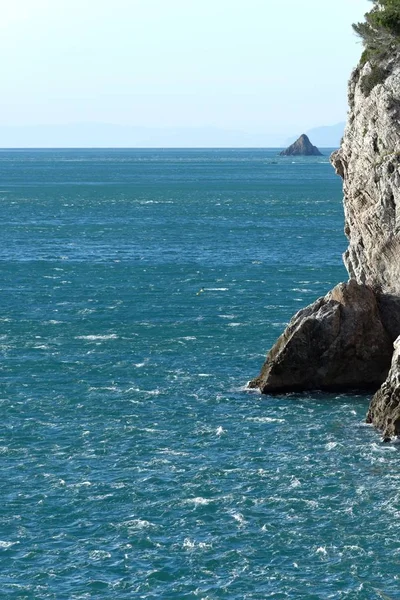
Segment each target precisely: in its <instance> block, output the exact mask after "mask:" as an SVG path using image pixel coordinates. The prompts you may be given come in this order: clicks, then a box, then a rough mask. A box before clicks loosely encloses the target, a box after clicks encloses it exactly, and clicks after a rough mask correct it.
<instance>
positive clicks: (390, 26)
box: [353, 0, 400, 61]
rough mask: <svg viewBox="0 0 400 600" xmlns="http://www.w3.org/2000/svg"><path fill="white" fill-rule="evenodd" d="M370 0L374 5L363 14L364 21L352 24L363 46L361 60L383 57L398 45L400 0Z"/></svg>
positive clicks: (399, 39) (399, 40)
mask: <svg viewBox="0 0 400 600" xmlns="http://www.w3.org/2000/svg"><path fill="white" fill-rule="evenodd" d="M371 2H372V3H373V5H374V6H373V8H372V10H370V11H369V12H367V13H366V14H365V21H364V22H362V23H354V24H353V29H354V31H355V32H356V33H357V34H358V35H359V36H360V37H361V39H362V41H363V44H364V47H365V51H364V54H363V61H366V60H370V59H371V58H374V57H376V58H378V59H379V58H383V57H384V56H386V55H387V54H388V53H389V52H390V51H391V50H393V49H394V48H395V47H396V46H397V47H398V46H400V0H371Z"/></svg>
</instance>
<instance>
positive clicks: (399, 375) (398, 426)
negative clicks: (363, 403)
mask: <svg viewBox="0 0 400 600" xmlns="http://www.w3.org/2000/svg"><path fill="white" fill-rule="evenodd" d="M367 423H373V424H374V425H375V426H376V427H378V429H380V430H381V431H382V433H383V436H384V438H385V439H390V438H391V437H393V436H398V435H400V337H399V338H398V339H397V340H396V341H395V343H394V354H393V358H392V365H391V368H390V371H389V375H388V377H387V379H386V381H385V383H384V384H383V385H382V387H381V388H380V389H379V390H378V391H377V392H376V394H375V396H374V397H373V398H372V402H371V405H370V407H369V411H368V415H367Z"/></svg>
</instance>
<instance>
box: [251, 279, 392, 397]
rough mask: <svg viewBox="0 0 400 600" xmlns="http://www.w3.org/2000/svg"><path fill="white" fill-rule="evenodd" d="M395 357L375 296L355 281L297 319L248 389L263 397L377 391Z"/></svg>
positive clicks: (340, 286)
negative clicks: (302, 392) (318, 391)
mask: <svg viewBox="0 0 400 600" xmlns="http://www.w3.org/2000/svg"><path fill="white" fill-rule="evenodd" d="M391 355H392V340H391V339H390V337H389V335H388V333H387V332H386V330H385V328H384V327H383V324H382V321H381V318H380V314H379V309H378V304H377V300H376V297H375V294H374V293H373V291H372V290H371V289H370V288H369V287H367V286H365V285H363V284H358V283H356V282H355V281H354V280H351V281H349V282H348V283H340V284H339V285H337V286H336V287H335V288H334V289H333V290H332V291H331V292H329V294H327V295H326V296H325V297H323V298H319V300H317V301H316V302H314V304H311V305H310V306H308V307H307V308H304V309H303V310H301V311H300V312H298V313H297V314H296V315H295V316H294V317H293V319H292V320H291V321H290V323H289V325H288V327H287V329H286V330H285V332H284V333H283V334H282V335H281V337H280V338H279V339H278V341H277V342H276V344H275V345H274V346H273V348H272V349H271V351H270V352H269V354H268V356H267V360H266V362H265V364H264V366H263V368H262V371H261V373H260V375H259V377H257V378H256V379H254V380H253V381H252V382H250V384H249V385H250V387H254V388H257V387H258V388H260V390H261V392H263V393H280V392H288V391H295V390H306V389H325V390H343V389H351V388H360V387H361V388H371V387H372V388H374V389H377V388H378V387H379V385H380V384H381V383H382V381H384V379H385V377H386V375H387V372H388V369H389V365H390V359H391Z"/></svg>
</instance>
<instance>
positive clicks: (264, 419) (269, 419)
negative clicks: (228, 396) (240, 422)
mask: <svg viewBox="0 0 400 600" xmlns="http://www.w3.org/2000/svg"><path fill="white" fill-rule="evenodd" d="M246 421H253V422H254V423H285V419H277V418H276V417H246Z"/></svg>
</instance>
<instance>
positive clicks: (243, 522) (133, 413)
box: [0, 150, 400, 600]
mask: <svg viewBox="0 0 400 600" xmlns="http://www.w3.org/2000/svg"><path fill="white" fill-rule="evenodd" d="M327 154H328V152H327ZM341 198H342V192H341V181H340V179H339V178H338V177H337V176H336V175H335V174H334V171H333V168H332V167H331V166H330V164H329V161H328V156H327V155H326V156H324V157H316V158H296V159H293V158H279V157H277V151H276V150H63V151H61V150H60V151H59V150H37V151H34V150H30V151H17V150H15V151H0V212H1V215H0V227H1V244H0V267H1V285H2V290H1V311H0V349H1V389H0V407H1V433H0V490H1V496H0V497H1V502H0V597H1V598H5V599H10V600H14V599H29V600H30V599H35V600H36V599H37V600H42V599H43V600H44V599H46V600H47V599H54V600H64V599H65V600H73V599H82V600H83V599H89V598H105V599H110V600H114V599H118V600H122V599H125V598H126V599H128V598H129V599H135V600H136V599H138V600H139V599H157V600H185V599H193V600H196V599H198V600H217V599H220V598H224V599H227V600H228V599H229V600H265V599H274V600H281V599H286V598H288V599H304V600H318V599H321V600H326V599H335V600H337V599H344V598H348V599H349V600H361V599H365V600H375V599H376V600H379V599H380V598H384V599H386V600H387V599H388V598H389V599H390V600H399V599H400V486H399V483H400V454H399V449H400V446H398V445H396V444H384V443H382V441H381V437H380V435H379V433H378V432H377V431H375V430H374V429H373V428H371V427H370V426H366V425H365V424H364V418H365V414H366V411H367V407H368V402H369V397H368V396H366V395H357V396H350V395H346V394H340V395H337V394H322V393H307V394H296V395H288V396H280V397H269V396H261V395H259V394H257V393H255V392H249V391H246V383H247V381H248V380H249V379H250V378H252V377H254V376H255V375H256V374H257V373H258V372H259V369H260V367H261V365H262V363H263V360H264V357H265V353H266V351H267V350H268V348H269V347H270V345H271V344H272V343H273V341H274V340H275V339H276V338H277V336H278V335H279V334H280V333H281V332H282V330H283V328H284V327H285V324H286V323H287V322H288V320H289V319H290V318H291V316H292V315H293V314H294V313H295V312H296V311H297V310H298V309H300V308H302V307H304V306H305V305H307V304H308V303H310V302H312V301H313V300H315V299H316V298H317V297H319V296H320V295H323V294H325V293H326V292H327V291H328V290H329V289H330V288H331V287H332V286H333V285H334V284H336V283H337V282H339V281H342V280H344V279H346V273H345V270H344V267H343V265H342V262H341V253H342V252H343V250H344V249H345V247H346V240H345V238H344V236H343V215H342V203H341Z"/></svg>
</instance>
